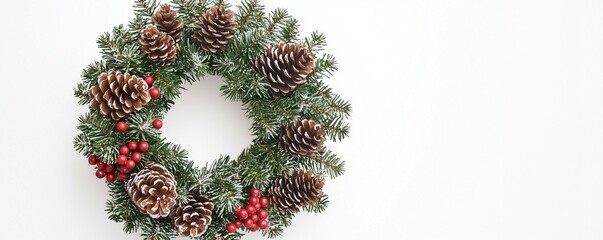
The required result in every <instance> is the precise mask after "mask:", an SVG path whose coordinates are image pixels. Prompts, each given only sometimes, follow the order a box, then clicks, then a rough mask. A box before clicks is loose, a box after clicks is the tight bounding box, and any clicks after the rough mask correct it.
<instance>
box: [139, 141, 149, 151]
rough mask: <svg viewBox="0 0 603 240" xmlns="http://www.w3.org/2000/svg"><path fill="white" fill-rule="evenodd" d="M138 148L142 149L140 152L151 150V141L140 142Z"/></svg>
mask: <svg viewBox="0 0 603 240" xmlns="http://www.w3.org/2000/svg"><path fill="white" fill-rule="evenodd" d="M138 150H140V152H146V151H149V142H147V141H142V142H140V144H138Z"/></svg>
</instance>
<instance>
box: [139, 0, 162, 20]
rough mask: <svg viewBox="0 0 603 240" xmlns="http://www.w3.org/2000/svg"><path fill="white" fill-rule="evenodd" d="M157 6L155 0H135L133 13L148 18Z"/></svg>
mask: <svg viewBox="0 0 603 240" xmlns="http://www.w3.org/2000/svg"><path fill="white" fill-rule="evenodd" d="M158 7H159V4H158V3H157V1H156V0H135V2H134V6H133V8H134V13H135V14H136V16H141V17H146V18H150V17H152V16H153V14H155V10H156V9H157V8H158Z"/></svg>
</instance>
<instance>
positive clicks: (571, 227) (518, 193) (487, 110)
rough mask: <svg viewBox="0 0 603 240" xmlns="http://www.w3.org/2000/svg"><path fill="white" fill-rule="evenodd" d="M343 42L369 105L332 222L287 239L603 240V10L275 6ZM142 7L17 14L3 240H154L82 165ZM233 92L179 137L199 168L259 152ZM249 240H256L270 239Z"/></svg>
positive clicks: (203, 109)
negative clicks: (114, 42) (95, 98)
mask: <svg viewBox="0 0 603 240" xmlns="http://www.w3.org/2000/svg"><path fill="white" fill-rule="evenodd" d="M264 3H265V4H266V5H267V8H268V9H273V8H275V7H284V8H287V9H289V11H290V12H291V13H292V14H293V15H294V16H296V17H297V18H298V19H299V21H300V23H301V25H302V32H303V33H306V34H307V33H309V32H310V31H312V30H314V29H318V30H320V31H322V32H325V33H326V34H327V36H328V42H329V47H328V51H329V52H331V53H333V54H335V55H336V56H337V58H338V59H339V62H340V71H339V72H337V73H336V74H335V76H334V78H333V79H332V80H329V81H328V83H329V84H330V85H331V86H333V88H334V89H335V90H336V92H338V93H340V94H341V95H342V96H343V97H344V98H346V99H349V100H350V101H351V102H352V103H353V107H354V108H353V110H354V112H353V115H352V117H351V119H350V123H351V124H352V133H351V136H350V137H349V138H348V139H346V140H345V141H343V142H341V143H329V144H328V145H329V147H332V148H333V149H334V150H335V151H336V152H337V153H338V154H339V155H340V156H341V157H342V158H344V159H345V160H347V173H346V175H344V176H343V177H340V178H338V179H335V180H333V181H329V182H327V187H326V189H325V190H326V191H327V192H328V193H329V194H330V196H331V206H330V208H329V209H328V211H326V212H324V214H301V215H300V216H299V217H297V218H296V219H295V220H294V222H293V226H292V227H290V228H288V229H287V230H286V231H285V234H284V235H283V237H282V238H281V239H309V238H310V239H412V240H415V239H416V240H422V239H425V240H427V239H459V240H482V239H508V240H518V239H526V240H528V239H529V240H532V239H603V227H602V226H603V206H602V204H603V174H601V173H602V171H603V147H602V144H603V2H602V1H595V0H590V1H588V0H582V1H577V0H548V1H545V0H542V1H537V0H504V1H503V0H492V1H486V0H484V1H477V0H473V1H472V0H456V1H445V0H414V1H411V0H403V1H394V0H392V1H386V0H381V1H375V0H371V1H369V0H366V1H359V0H345V1H344V0H339V1H335V0H328V1H325V0H304V1H277V0H271V1H264ZM131 5H132V2H131V1H123V0H104V1H95V0H63V1H32V0H14V1H3V3H2V14H0V22H2V23H3V24H2V26H3V27H2V30H1V31H2V33H1V34H0V46H2V48H1V52H0V82H1V85H0V86H1V88H0V114H1V117H0V123H1V124H0V136H1V137H0V162H1V165H0V166H1V168H2V172H1V173H0V182H1V184H0V185H1V186H2V187H1V188H0V206H2V210H1V213H2V215H1V216H0V219H1V220H0V222H1V224H0V239H42V238H43V239H59V238H60V239H138V237H137V235H126V234H124V233H123V232H122V230H121V224H118V223H114V222H111V221H109V220H108V219H107V218H106V216H107V215H106V214H105V212H104V209H105V200H106V190H107V188H106V186H105V184H104V183H103V182H102V181H100V180H98V179H96V178H95V177H94V170H93V168H92V167H90V166H89V165H87V162H86V158H85V157H84V156H81V155H79V154H78V153H76V152H75V151H74V150H73V149H72V138H73V136H74V135H75V134H76V133H77V131H76V128H75V126H76V123H77V117H78V116H79V115H81V114H83V113H84V112H85V111H86V107H84V106H79V105H77V104H76V99H75V98H74V97H73V96H72V88H73V87H74V86H75V84H76V83H77V82H79V81H80V78H79V75H80V72H81V70H82V69H83V68H84V67H85V66H86V65H87V64H88V63H90V62H92V61H93V60H96V59H98V58H99V56H100V55H99V54H98V49H97V46H96V44H95V41H96V38H97V37H98V36H99V35H100V34H101V33H102V32H104V31H107V30H110V29H111V27H113V26H115V25H117V24H120V23H127V21H128V20H129V19H130V18H131V17H132V16H133V15H132V9H131ZM218 87H219V79H217V78H209V79H206V81H204V82H202V83H198V84H196V85H194V86H192V87H190V91H188V92H186V93H185V94H184V96H183V97H182V99H180V100H179V101H178V102H177V105H176V106H175V107H174V109H173V111H172V112H170V114H168V116H167V118H166V119H165V121H164V123H165V127H164V134H165V136H166V137H168V139H169V140H171V141H174V142H176V143H181V144H182V145H184V146H185V147H186V149H188V150H189V151H190V155H191V157H192V158H193V159H196V161H197V162H198V164H199V165H202V164H204V163H205V162H206V161H211V160H212V159H214V158H216V157H218V156H219V155H220V154H237V153H238V152H239V151H240V150H241V149H242V148H243V147H245V146H246V145H247V144H248V143H249V142H250V141H251V137H250V136H248V134H249V131H248V130H247V129H248V128H249V126H250V122H249V121H248V120H246V119H245V118H244V115H243V113H242V111H241V110H240V108H241V107H240V105H239V104H238V103H231V102H227V101H226V100H224V99H223V97H222V96H220V94H219V92H218ZM258 238H259V235H250V237H247V238H246V239H258Z"/></svg>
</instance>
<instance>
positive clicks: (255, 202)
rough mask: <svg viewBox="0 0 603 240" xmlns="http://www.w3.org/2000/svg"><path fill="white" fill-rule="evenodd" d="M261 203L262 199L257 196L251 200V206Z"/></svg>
mask: <svg viewBox="0 0 603 240" xmlns="http://www.w3.org/2000/svg"><path fill="white" fill-rule="evenodd" d="M259 202H260V199H259V198H258V197H256V196H252V197H250V198H249V204H253V205H256V204H258V203H259Z"/></svg>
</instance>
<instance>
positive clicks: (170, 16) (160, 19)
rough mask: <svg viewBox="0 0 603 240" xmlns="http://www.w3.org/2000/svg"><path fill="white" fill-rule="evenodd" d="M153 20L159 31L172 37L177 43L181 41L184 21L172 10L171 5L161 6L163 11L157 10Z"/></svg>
mask: <svg viewBox="0 0 603 240" xmlns="http://www.w3.org/2000/svg"><path fill="white" fill-rule="evenodd" d="M152 19H153V22H154V23H155V25H156V26H157V29H159V31H162V32H164V33H166V34H167V35H170V36H171V37H172V38H173V39H174V41H176V42H178V41H180V38H182V28H183V27H184V21H182V18H181V17H178V13H177V12H176V11H174V10H172V9H171V7H170V5H169V4H167V3H166V4H163V5H161V9H159V10H157V12H156V13H155V15H153V17H152Z"/></svg>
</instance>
